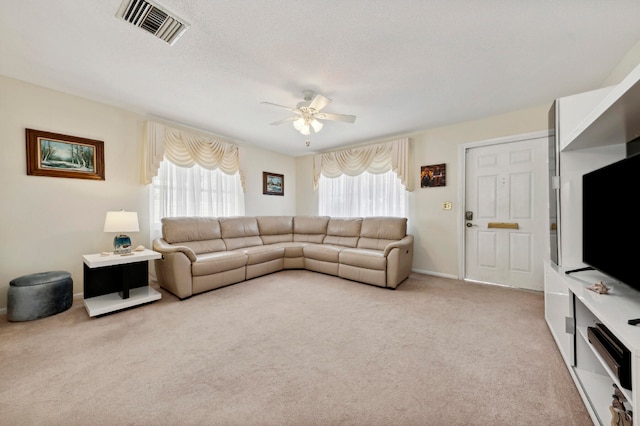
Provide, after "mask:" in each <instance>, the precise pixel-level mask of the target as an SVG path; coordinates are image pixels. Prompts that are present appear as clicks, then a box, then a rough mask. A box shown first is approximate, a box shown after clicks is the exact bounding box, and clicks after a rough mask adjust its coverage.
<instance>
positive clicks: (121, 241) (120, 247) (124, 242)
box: [113, 235, 131, 255]
mask: <svg viewBox="0 0 640 426" xmlns="http://www.w3.org/2000/svg"><path fill="white" fill-rule="evenodd" d="M113 253H114V254H122V255H126V254H131V238H129V236H128V235H116V236H115V238H114V239H113Z"/></svg>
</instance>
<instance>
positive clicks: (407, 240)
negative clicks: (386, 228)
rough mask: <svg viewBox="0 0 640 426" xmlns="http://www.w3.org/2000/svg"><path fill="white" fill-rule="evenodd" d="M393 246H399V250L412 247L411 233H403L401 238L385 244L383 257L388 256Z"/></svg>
mask: <svg viewBox="0 0 640 426" xmlns="http://www.w3.org/2000/svg"><path fill="white" fill-rule="evenodd" d="M394 248H399V249H400V251H402V250H403V249H412V248H413V235H405V236H404V238H403V239H401V240H398V241H394V242H392V243H389V244H387V245H386V246H385V248H384V257H387V256H389V253H390V252H391V250H392V249H394Z"/></svg>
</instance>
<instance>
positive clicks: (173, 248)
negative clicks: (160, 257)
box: [153, 238, 197, 262]
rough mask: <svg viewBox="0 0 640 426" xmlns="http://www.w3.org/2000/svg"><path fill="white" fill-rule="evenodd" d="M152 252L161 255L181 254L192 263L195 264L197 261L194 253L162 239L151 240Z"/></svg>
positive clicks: (185, 247) (187, 248)
mask: <svg viewBox="0 0 640 426" xmlns="http://www.w3.org/2000/svg"><path fill="white" fill-rule="evenodd" d="M153 250H155V251H157V252H159V253H162V254H165V253H177V252H182V253H184V254H185V255H186V256H187V257H188V258H189V260H190V261H192V262H195V261H196V259H197V258H196V253H195V252H194V251H193V250H191V249H190V248H189V247H187V246H178V245H174V244H169V243H168V242H166V241H165V240H164V239H163V238H156V239H155V240H153Z"/></svg>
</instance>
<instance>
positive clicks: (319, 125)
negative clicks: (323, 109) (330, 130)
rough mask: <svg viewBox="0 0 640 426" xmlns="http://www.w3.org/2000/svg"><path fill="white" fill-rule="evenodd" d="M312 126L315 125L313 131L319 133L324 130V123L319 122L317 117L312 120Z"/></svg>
mask: <svg viewBox="0 0 640 426" xmlns="http://www.w3.org/2000/svg"><path fill="white" fill-rule="evenodd" d="M310 124H311V127H313V131H314V132H316V133H318V132H319V131H320V130H322V126H323V124H322V123H321V122H319V121H318V120H316V119H315V118H314V119H313V120H311V123H310Z"/></svg>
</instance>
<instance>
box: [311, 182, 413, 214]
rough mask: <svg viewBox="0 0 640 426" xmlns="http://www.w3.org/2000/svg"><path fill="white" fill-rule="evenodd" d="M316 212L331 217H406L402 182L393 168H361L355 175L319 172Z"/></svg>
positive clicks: (405, 198)
mask: <svg viewBox="0 0 640 426" xmlns="http://www.w3.org/2000/svg"><path fill="white" fill-rule="evenodd" d="M318 198H319V200H318V213H319V214H320V215H323V216H334V217H367V216H397V217H406V212H407V197H406V190H405V187H404V185H402V183H401V182H400V179H399V178H398V176H397V175H396V173H395V172H393V171H388V172H386V173H382V174H372V173H369V172H363V173H362V174H360V175H358V176H348V175H344V174H343V175H340V176H339V177H336V178H328V177H325V176H321V177H320V180H319V182H318Z"/></svg>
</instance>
